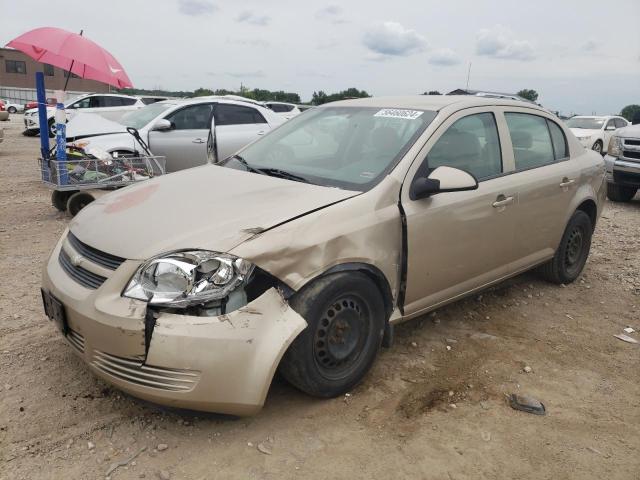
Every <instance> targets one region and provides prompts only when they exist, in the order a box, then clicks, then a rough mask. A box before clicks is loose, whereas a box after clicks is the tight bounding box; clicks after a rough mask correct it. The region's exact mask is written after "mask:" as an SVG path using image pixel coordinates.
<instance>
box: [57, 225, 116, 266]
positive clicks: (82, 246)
mask: <svg viewBox="0 0 640 480" xmlns="http://www.w3.org/2000/svg"><path fill="white" fill-rule="evenodd" d="M67 240H69V243H70V244H71V246H72V247H73V249H74V250H75V251H76V252H78V253H79V254H80V255H82V256H83V257H85V258H86V259H87V260H91V261H92V262H93V263H96V264H98V265H100V266H102V267H104V268H108V269H109V270H115V269H116V268H118V267H119V266H120V265H122V262H124V260H125V259H124V258H120V257H116V256H115V255H111V254H110V253H105V252H101V251H100V250H98V249H97V248H93V247H90V246H89V245H87V244H86V243H82V242H81V241H80V240H78V238H77V237H76V236H75V235H74V234H73V233H71V232H69V235H68V236H67Z"/></svg>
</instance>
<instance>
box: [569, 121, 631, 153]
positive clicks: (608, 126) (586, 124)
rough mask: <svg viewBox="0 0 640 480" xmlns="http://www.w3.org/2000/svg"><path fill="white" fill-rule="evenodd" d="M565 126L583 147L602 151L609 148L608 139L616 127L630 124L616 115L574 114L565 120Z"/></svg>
mask: <svg viewBox="0 0 640 480" xmlns="http://www.w3.org/2000/svg"><path fill="white" fill-rule="evenodd" d="M566 124H567V127H569V129H570V130H571V132H572V133H573V134H574V135H575V136H576V137H577V139H578V140H580V143H581V144H582V146H583V147H584V148H590V149H592V150H595V151H596V152H598V153H603V152H605V151H606V150H607V148H609V140H611V136H612V135H613V132H615V131H616V130H617V129H618V128H624V127H626V126H628V125H630V123H629V122H627V121H626V120H625V119H624V118H622V117H618V116H582V115H580V116H575V117H571V118H570V119H569V120H567V121H566Z"/></svg>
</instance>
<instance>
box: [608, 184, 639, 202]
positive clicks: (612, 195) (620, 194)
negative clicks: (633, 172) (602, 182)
mask: <svg viewBox="0 0 640 480" xmlns="http://www.w3.org/2000/svg"><path fill="white" fill-rule="evenodd" d="M637 191H638V189H637V188H636V187H625V186H623V185H616V184H615V183H607V198H608V199H609V200H611V201H612V202H630V201H631V199H632V198H633V197H634V196H635V194H636V192H637Z"/></svg>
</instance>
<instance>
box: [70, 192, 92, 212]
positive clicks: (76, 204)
mask: <svg viewBox="0 0 640 480" xmlns="http://www.w3.org/2000/svg"><path fill="white" fill-rule="evenodd" d="M94 200H95V198H93V195H91V194H90V193H87V192H76V193H74V194H73V195H71V196H70V197H69V199H68V200H67V211H68V212H69V213H70V214H71V216H72V217H75V216H76V215H77V214H78V212H79V211H80V210H82V209H83V208H84V207H86V206H87V205H89V204H90V203H91V202H93V201H94Z"/></svg>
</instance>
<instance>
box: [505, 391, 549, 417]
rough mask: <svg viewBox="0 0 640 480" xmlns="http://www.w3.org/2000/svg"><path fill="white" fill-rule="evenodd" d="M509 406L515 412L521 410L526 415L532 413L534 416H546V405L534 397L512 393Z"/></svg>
mask: <svg viewBox="0 0 640 480" xmlns="http://www.w3.org/2000/svg"><path fill="white" fill-rule="evenodd" d="M509 405H511V408H513V409H514V410H520V411H522V412H526V413H532V414H534V415H545V414H546V409H545V407H544V404H543V403H542V402H540V401H539V400H536V399H535V398H533V397H529V396H527V395H518V394H517V393H512V394H511V395H510V396H509Z"/></svg>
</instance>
